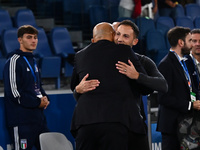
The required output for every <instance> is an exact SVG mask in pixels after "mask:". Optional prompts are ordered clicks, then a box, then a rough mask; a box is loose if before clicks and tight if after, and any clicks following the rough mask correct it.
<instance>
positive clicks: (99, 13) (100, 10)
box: [89, 5, 109, 29]
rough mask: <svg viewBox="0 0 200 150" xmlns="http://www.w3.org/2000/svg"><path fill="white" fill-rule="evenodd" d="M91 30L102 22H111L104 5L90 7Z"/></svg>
mask: <svg viewBox="0 0 200 150" xmlns="http://www.w3.org/2000/svg"><path fill="white" fill-rule="evenodd" d="M89 16H90V27H91V29H92V28H93V27H94V26H95V25H96V24H98V23H100V22H109V17H108V16H109V15H108V10H107V9H106V7H104V6H102V5H91V6H90V7H89Z"/></svg>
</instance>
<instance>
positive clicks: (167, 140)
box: [162, 133, 180, 150]
mask: <svg viewBox="0 0 200 150" xmlns="http://www.w3.org/2000/svg"><path fill="white" fill-rule="evenodd" d="M179 149H180V143H179V140H178V136H177V135H176V134H166V133H162V150H179Z"/></svg>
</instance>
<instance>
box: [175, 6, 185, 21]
mask: <svg viewBox="0 0 200 150" xmlns="http://www.w3.org/2000/svg"><path fill="white" fill-rule="evenodd" d="M175 9H176V15H175V17H173V18H174V19H175V18H176V17H184V16H185V10H184V8H183V6H182V5H181V4H178V5H176V8H175Z"/></svg>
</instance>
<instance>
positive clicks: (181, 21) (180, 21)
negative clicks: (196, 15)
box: [175, 16, 194, 29]
mask: <svg viewBox="0 0 200 150" xmlns="http://www.w3.org/2000/svg"><path fill="white" fill-rule="evenodd" d="M175 24H176V26H182V27H188V28H190V29H193V28H194V24H193V21H192V19H190V18H189V17H186V16H185V17H177V18H176V20H175Z"/></svg>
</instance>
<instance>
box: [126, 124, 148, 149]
mask: <svg viewBox="0 0 200 150" xmlns="http://www.w3.org/2000/svg"><path fill="white" fill-rule="evenodd" d="M144 126H145V128H146V131H147V125H146V124H145V122H144ZM128 149H129V150H149V142H148V135H147V134H138V133H134V132H131V131H130V132H129V143H128Z"/></svg>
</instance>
